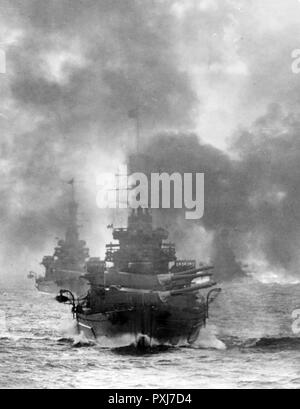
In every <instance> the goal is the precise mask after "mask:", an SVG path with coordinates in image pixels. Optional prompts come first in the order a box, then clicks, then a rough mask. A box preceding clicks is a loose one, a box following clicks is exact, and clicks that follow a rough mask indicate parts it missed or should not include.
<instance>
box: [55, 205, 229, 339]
mask: <svg viewBox="0 0 300 409" xmlns="http://www.w3.org/2000/svg"><path fill="white" fill-rule="evenodd" d="M109 227H111V226H109ZM112 235H113V240H114V242H111V243H109V244H107V245H106V256H105V259H104V260H101V259H100V258H91V259H90V260H89V261H88V263H87V273H86V275H85V277H84V278H85V279H86V280H87V281H88V283H89V286H90V288H89V291H88V293H87V294H86V295H85V296H84V297H81V298H76V297H75V295H74V294H73V293H72V291H70V290H69V289H68V288H64V289H61V291H60V292H59V294H58V295H57V297H56V299H57V301H58V302H60V303H66V304H70V305H71V306H72V312H73V316H74V318H75V319H76V322H77V329H78V332H82V333H84V334H85V336H86V337H87V338H88V339H99V338H101V337H108V338H111V337H112V338H115V337H118V338H119V339H122V338H124V339H127V338H128V337H127V336H130V337H131V339H133V341H132V342H133V344H134V345H135V346H138V347H147V346H152V345H178V344H181V343H185V344H186V343H189V344H192V343H194V342H195V341H196V339H197V337H198V335H199V332H200V330H201V328H202V327H204V326H205V324H206V321H207V319H208V316H209V306H210V304H211V302H213V301H214V299H215V298H216V297H217V296H218V294H219V293H220V291H221V289H220V288H218V287H217V283H216V282H215V281H214V280H213V274H212V270H213V266H205V265H203V264H201V265H199V266H198V267H197V266H196V261H194V260H179V259H178V258H177V257H176V249H175V244H174V243H170V242H167V240H168V236H169V233H168V231H167V230H166V229H164V228H162V227H158V228H154V224H153V214H152V211H151V210H149V209H147V208H142V207H139V208H137V209H130V211H129V214H128V220H127V227H126V228H113V233H112ZM124 342H127V341H124ZM124 346H126V345H124Z"/></svg>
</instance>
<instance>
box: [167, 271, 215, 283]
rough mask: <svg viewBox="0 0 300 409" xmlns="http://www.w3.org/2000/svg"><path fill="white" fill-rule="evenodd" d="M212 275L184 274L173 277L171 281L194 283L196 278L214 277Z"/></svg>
mask: <svg viewBox="0 0 300 409" xmlns="http://www.w3.org/2000/svg"><path fill="white" fill-rule="evenodd" d="M212 276H213V274H212V273H203V272H201V273H196V274H184V275H179V274H176V275H175V276H173V277H171V281H181V280H185V281H192V280H195V279H196V278H205V277H212Z"/></svg>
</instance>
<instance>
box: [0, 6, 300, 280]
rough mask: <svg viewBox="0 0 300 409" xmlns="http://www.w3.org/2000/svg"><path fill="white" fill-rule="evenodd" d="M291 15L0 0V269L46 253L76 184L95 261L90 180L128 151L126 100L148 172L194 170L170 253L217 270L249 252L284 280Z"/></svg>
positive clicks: (290, 246)
mask: <svg viewBox="0 0 300 409" xmlns="http://www.w3.org/2000/svg"><path fill="white" fill-rule="evenodd" d="M262 3H263V4H262ZM298 13H299V2H298V1H296V0H295V1H293V0H291V1H290V2H288V4H287V2H285V1H284V0H276V1H274V0H272V1H269V0H266V1H264V2H261V1H259V0H251V1H249V0H239V1H235V0H180V1H177V0H111V1H107V0H86V1H81V0H59V1H58V0H48V1H47V2H41V1H39V0H22V1H21V0H9V1H8V0H1V1H0V40H1V48H3V49H5V51H6V55H7V69H6V74H5V75H1V77H0V92H1V97H2V98H1V100H0V130H1V134H0V165H1V166H0V176H1V185H0V192H1V200H0V211H1V235H0V259H1V260H0V261H1V263H2V265H3V266H4V267H3V270H1V273H0V275H2V276H3V275H4V270H5V272H8V271H9V273H10V274H13V275H18V274H19V275H20V274H22V275H23V274H24V270H26V271H27V270H28V269H30V268H35V266H36V264H37V263H38V261H39V260H40V258H41V257H42V255H43V254H46V253H48V252H52V250H53V244H54V241H53V239H54V238H55V237H56V236H58V235H60V236H61V235H62V234H63V232H64V220H65V214H66V203H67V200H68V186H67V185H66V184H65V183H64V182H65V181H67V180H69V179H71V178H72V177H75V179H76V180H77V182H78V183H77V185H76V186H77V196H78V199H79V202H80V205H81V211H83V212H84V213H85V215H83V216H82V224H83V225H84V229H83V232H82V235H83V237H84V238H86V239H87V241H88V246H89V247H90V248H91V250H92V251H91V252H92V254H94V255H98V254H99V253H100V249H102V248H103V245H104V242H105V241H106V238H107V236H108V234H109V233H108V234H107V233H106V232H104V229H103V226H106V224H108V223H109V215H108V214H107V213H105V212H101V211H100V210H99V209H97V208H96V193H97V186H96V179H97V176H98V174H100V173H101V172H103V171H106V172H107V171H114V170H115V169H116V168H117V165H118V164H119V163H120V162H121V161H124V158H125V156H126V154H127V153H128V152H129V151H130V150H132V148H133V147H134V144H135V137H134V136H133V135H134V134H135V124H134V122H133V121H132V120H131V119H129V118H128V111H129V110H132V109H135V108H136V107H138V108H139V111H140V122H141V127H142V129H141V133H142V138H143V139H144V141H143V143H144V145H147V144H148V142H149V141H151V143H150V144H149V147H148V151H149V152H147V154H149V155H150V157H152V158H153V160H155V166H157V167H159V169H162V170H163V169H165V170H168V169H170V170H176V171H182V172H188V171H202V172H204V173H205V177H206V188H205V189H206V190H205V196H206V208H205V217H204V219H203V220H202V221H201V223H199V224H192V223H188V224H187V223H186V222H185V220H184V219H183V218H182V217H181V215H178V214H177V213H176V214H175V213H172V212H170V214H169V215H164V213H163V214H162V215H161V216H162V217H161V216H159V217H161V219H160V221H161V222H164V223H165V222H168V224H169V226H170V230H171V233H172V237H174V240H175V241H176V242H177V241H178V244H179V246H178V247H179V255H180V256H182V257H185V256H187V257H191V258H192V257H193V254H195V253H196V255H195V256H196V257H197V258H198V259H199V260H204V261H209V260H214V261H215V262H216V265H217V266H218V268H217V269H218V271H219V274H220V276H221V275H222V274H223V275H225V276H226V277H228V276H230V277H232V276H236V275H237V276H240V275H242V274H243V270H245V266H244V263H245V262H246V263H248V264H249V263H250V262H251V261H252V260H257V259H260V261H261V263H265V264H264V266H266V267H265V268H271V269H272V268H276V269H280V271H282V274H283V275H284V276H286V275H287V274H288V273H290V274H292V273H294V272H296V269H297V263H298V261H299V260H298V259H297V246H298V244H299V236H298V231H297V221H298V213H297V212H296V209H295V207H296V203H297V198H298V197H297V194H298V193H297V192H298V189H297V183H296V181H297V177H298V175H297V172H298V171H297V166H296V160H297V152H298V151H299V145H298V141H297V138H296V135H297V127H298V124H297V121H296V119H295V118H296V113H297V105H298V102H299V84H298V78H297V76H296V75H294V74H292V72H291V69H290V68H291V67H290V66H291V59H290V55H291V51H292V50H293V49H295V48H299V45H298V44H297V38H298V39H299V34H300V33H299V24H298ZM254 28H255V29H254ZM272 103H277V104H278V103H280V105H282V108H279V106H278V105H270V104H272ZM269 105H270V107H271V108H270V109H269V111H268V112H267V114H265V111H266V107H267V106H269ZM293 113H295V116H293ZM256 118H260V119H258V120H256ZM192 134H193V135H192ZM152 135H158V136H157V137H155V138H154V139H152ZM198 135H200V139H199V138H198ZM199 141H200V142H199ZM174 218H176V220H177V222H176V223H175V222H174V220H175V219H174ZM298 224H299V223H298ZM278 232H279V233H278ZM249 265H250V264H249ZM272 271H273V270H272Z"/></svg>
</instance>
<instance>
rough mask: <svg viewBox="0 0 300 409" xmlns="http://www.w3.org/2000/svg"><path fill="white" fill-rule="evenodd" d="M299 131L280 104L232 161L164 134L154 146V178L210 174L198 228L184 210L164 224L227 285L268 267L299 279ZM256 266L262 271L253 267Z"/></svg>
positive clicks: (191, 140)
mask: <svg viewBox="0 0 300 409" xmlns="http://www.w3.org/2000/svg"><path fill="white" fill-rule="evenodd" d="M299 127H300V122H299V120H297V118H296V117H295V116H293V115H291V114H286V113H284V111H283V109H282V108H281V107H280V106H279V105H277V104H272V105H270V106H269V108H268V111H267V113H266V114H265V115H264V116H262V117H261V118H259V119H258V120H256V121H255V122H254V124H253V126H252V127H251V129H248V130H240V131H239V132H237V134H236V135H235V139H234V140H233V143H232V147H231V155H229V154H225V153H224V152H222V151H220V150H219V149H217V148H214V147H212V146H209V145H207V144H205V143H203V142H201V141H200V142H199V138H198V137H197V136H196V135H186V134H164V135H162V134H161V135H159V136H157V137H156V138H154V139H153V140H152V141H151V143H150V144H149V145H148V146H147V147H146V149H145V152H147V155H148V156H149V158H151V159H150V160H149V159H148V164H147V167H148V168H147V171H148V172H149V166H150V167H151V170H152V171H153V172H157V171H161V172H168V173H173V172H180V173H182V174H183V173H192V172H199V173H204V174H205V212H204V217H203V219H202V220H200V221H199V222H198V225H197V224H195V222H190V221H186V220H185V219H184V212H182V211H178V210H173V211H172V212H171V213H170V212H169V211H166V210H161V214H160V215H158V216H157V220H158V223H159V224H163V225H165V226H166V227H168V228H169V229H170V231H171V235H172V238H173V239H174V240H175V241H176V243H177V245H178V248H179V249H182V248H183V249H184V251H183V252H182V251H181V252H180V253H181V254H180V255H182V256H183V255H184V254H185V256H189V257H192V254H191V253H192V252H194V254H195V257H196V258H197V259H198V260H199V261H206V262H208V261H210V262H213V263H214V264H215V266H216V272H217V275H218V277H219V278H222V279H227V278H233V277H242V276H243V275H244V274H245V273H246V272H247V271H248V270H249V267H251V268H252V272H253V268H255V267H256V268H258V267H259V263H261V262H264V265H263V267H264V268H265V270H267V269H268V268H269V270H270V271H269V273H270V272H272V271H273V276H272V278H274V279H276V278H277V279H278V278H279V277H276V272H280V273H281V274H282V273H283V274H285V275H286V276H289V275H290V276H294V277H297V276H298V275H299V273H298V267H299V261H300V260H299V250H298V248H299V239H300V219H299V218H300V215H299V211H298V206H299V200H300V186H299V176H300V173H299V172H300V171H299V166H298V164H299V161H300V145H299V137H298V135H299V129H300V128H299ZM149 163H150V165H149ZM187 248H188V250H187ZM253 260H254V261H256V266H255V265H254V266H253V265H251V266H250V265H248V266H247V265H246V264H249V263H251V261H253ZM250 271H251V269H250ZM257 272H261V271H257ZM265 273H268V271H265Z"/></svg>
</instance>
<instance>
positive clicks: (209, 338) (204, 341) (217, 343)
mask: <svg viewBox="0 0 300 409" xmlns="http://www.w3.org/2000/svg"><path fill="white" fill-rule="evenodd" d="M192 348H198V349H217V350H220V351H224V350H226V349H227V347H226V345H225V343H224V342H223V341H221V340H220V339H219V338H218V330H217V327H215V326H214V325H207V326H206V327H203V328H201V330H200V333H199V336H198V338H197V340H196V341H195V343H194V344H193V345H192Z"/></svg>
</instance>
